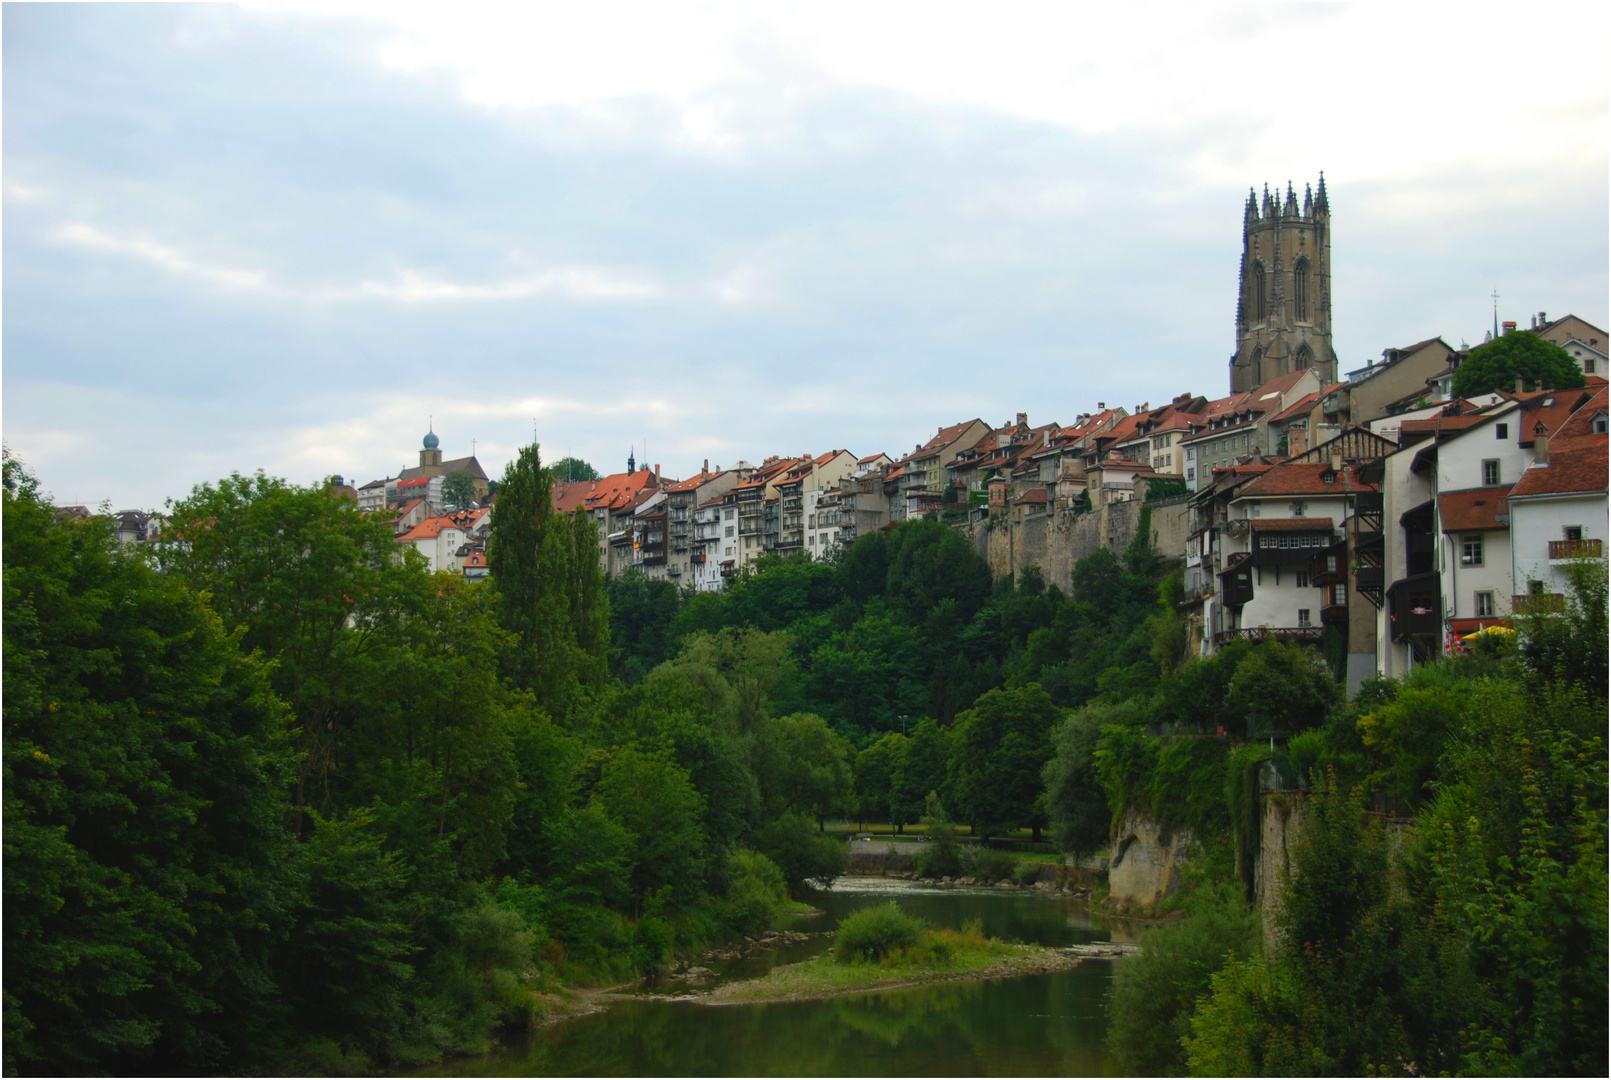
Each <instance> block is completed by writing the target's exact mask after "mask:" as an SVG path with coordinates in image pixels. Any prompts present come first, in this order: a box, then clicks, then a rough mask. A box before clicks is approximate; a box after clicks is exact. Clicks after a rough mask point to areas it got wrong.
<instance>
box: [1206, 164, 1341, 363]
mask: <svg viewBox="0 0 1611 1080" xmlns="http://www.w3.org/2000/svg"><path fill="white" fill-rule="evenodd" d="M1230 365H1231V371H1230V376H1231V377H1230V389H1231V392H1232V393H1237V392H1245V391H1248V390H1251V389H1253V388H1254V387H1255V386H1259V385H1260V384H1262V383H1265V382H1268V381H1269V380H1271V379H1273V378H1275V377H1276V376H1278V375H1288V374H1291V373H1292V372H1295V371H1305V370H1310V369H1312V370H1314V371H1315V372H1317V373H1318V375H1319V378H1320V382H1321V384H1322V385H1325V384H1330V383H1333V382H1336V381H1337V358H1336V354H1335V353H1334V352H1333V351H1332V347H1331V208H1330V205H1329V204H1328V202H1327V199H1326V178H1325V175H1324V174H1321V177H1320V189H1319V191H1318V192H1314V193H1311V192H1310V190H1309V187H1308V185H1305V186H1304V191H1303V204H1302V206H1299V204H1298V199H1297V196H1296V194H1295V193H1294V192H1293V190H1292V185H1291V184H1288V185H1287V194H1286V198H1285V200H1283V199H1282V198H1281V194H1280V192H1279V191H1277V192H1276V194H1275V195H1274V196H1271V195H1270V189H1269V188H1268V187H1266V188H1265V189H1264V198H1263V200H1262V201H1261V200H1260V199H1259V198H1258V197H1257V195H1255V194H1254V193H1253V192H1252V191H1249V192H1248V196H1247V203H1246V205H1245V206H1244V208H1243V214H1242V269H1241V281H1240V287H1239V290H1238V293H1237V301H1236V351H1235V352H1234V353H1232V355H1231V362H1230Z"/></svg>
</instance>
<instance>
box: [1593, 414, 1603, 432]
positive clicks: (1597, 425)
mask: <svg viewBox="0 0 1611 1080" xmlns="http://www.w3.org/2000/svg"><path fill="white" fill-rule="evenodd" d="M1594 433H1595V434H1596V435H1604V434H1605V433H1606V424H1605V413H1600V414H1599V415H1597V416H1596V417H1595V418H1594Z"/></svg>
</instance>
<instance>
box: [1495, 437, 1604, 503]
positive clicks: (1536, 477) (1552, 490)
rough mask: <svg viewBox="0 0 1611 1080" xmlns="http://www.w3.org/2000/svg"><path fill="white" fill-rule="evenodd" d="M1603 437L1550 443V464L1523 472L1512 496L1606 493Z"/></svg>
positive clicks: (1555, 440)
mask: <svg viewBox="0 0 1611 1080" xmlns="http://www.w3.org/2000/svg"><path fill="white" fill-rule="evenodd" d="M1606 441H1607V437H1606V436H1604V435H1577V436H1568V437H1563V438H1556V439H1551V440H1550V441H1549V464H1548V465H1534V466H1532V467H1531V468H1528V469H1526V470H1524V471H1523V472H1522V475H1521V479H1520V480H1518V481H1516V486H1515V488H1513V489H1512V491H1511V495H1512V496H1513V497H1516V498H1520V497H1523V496H1527V495H1567V494H1572V493H1576V492H1593V491H1605V490H1606V466H1607V455H1606Z"/></svg>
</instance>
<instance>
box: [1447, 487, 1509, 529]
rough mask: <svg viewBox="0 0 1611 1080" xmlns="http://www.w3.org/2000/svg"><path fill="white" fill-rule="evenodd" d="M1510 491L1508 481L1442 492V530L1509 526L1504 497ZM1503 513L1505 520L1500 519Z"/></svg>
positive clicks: (1507, 507)
mask: <svg viewBox="0 0 1611 1080" xmlns="http://www.w3.org/2000/svg"><path fill="white" fill-rule="evenodd" d="M1509 494H1510V485H1508V484H1506V485H1503V486H1501V487H1485V488H1472V489H1471V490H1470V491H1451V492H1449V493H1448V494H1447V495H1439V496H1438V517H1439V519H1440V520H1441V521H1442V522H1443V531H1444V532H1470V531H1473V530H1478V529H1505V528H1509V527H1510V521H1509V518H1508V515H1509V513H1510V508H1509V506H1507V505H1506V503H1505V497H1506V496H1508V495H1509ZM1501 515H1506V520H1504V521H1500V520H1499V519H1500V517H1501Z"/></svg>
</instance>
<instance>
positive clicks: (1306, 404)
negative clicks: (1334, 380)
mask: <svg viewBox="0 0 1611 1080" xmlns="http://www.w3.org/2000/svg"><path fill="white" fill-rule="evenodd" d="M1319 400H1320V395H1319V394H1305V395H1303V397H1301V398H1299V399H1298V400H1297V401H1294V402H1293V403H1292V404H1291V405H1288V406H1287V407H1286V408H1284V409H1282V410H1281V411H1280V412H1278V413H1276V414H1275V415H1274V416H1272V417H1270V423H1272V424H1273V423H1275V422H1277V421H1279V420H1290V419H1292V418H1293V417H1295V416H1299V415H1301V414H1303V413H1307V412H1308V411H1309V410H1310V409H1312V408H1313V407H1314V403H1315V402H1317V401H1319Z"/></svg>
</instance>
